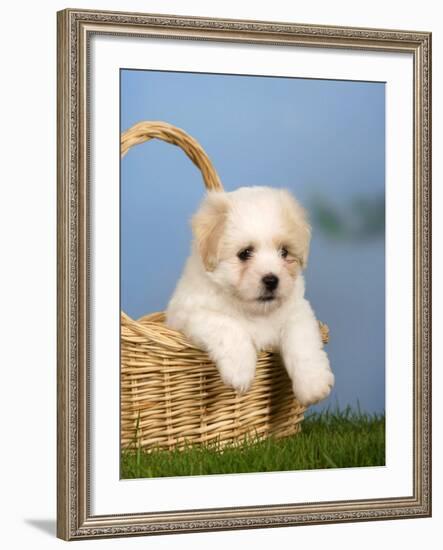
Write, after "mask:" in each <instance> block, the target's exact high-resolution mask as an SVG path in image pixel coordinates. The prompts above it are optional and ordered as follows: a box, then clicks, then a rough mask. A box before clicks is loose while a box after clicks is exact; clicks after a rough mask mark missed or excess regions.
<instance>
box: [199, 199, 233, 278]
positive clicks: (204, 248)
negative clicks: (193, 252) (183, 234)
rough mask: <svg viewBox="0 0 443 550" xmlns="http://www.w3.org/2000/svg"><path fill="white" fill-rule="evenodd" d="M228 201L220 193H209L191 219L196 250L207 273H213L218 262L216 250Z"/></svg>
mask: <svg viewBox="0 0 443 550" xmlns="http://www.w3.org/2000/svg"><path fill="white" fill-rule="evenodd" d="M228 209H229V200H228V197H227V196H226V193H224V192H222V191H210V192H209V193H208V195H207V196H206V198H205V200H204V201H203V203H202V205H201V206H200V209H199V210H198V212H197V213H196V214H195V215H194V216H193V218H192V222H191V224H192V230H193V232H194V236H195V241H196V244H197V249H198V251H199V253H200V256H201V259H202V261H203V265H204V266H205V268H206V270H207V271H213V270H214V269H215V267H216V265H217V261H218V248H219V243H220V239H221V237H222V235H223V231H224V227H225V223H226V216H227V213H228Z"/></svg>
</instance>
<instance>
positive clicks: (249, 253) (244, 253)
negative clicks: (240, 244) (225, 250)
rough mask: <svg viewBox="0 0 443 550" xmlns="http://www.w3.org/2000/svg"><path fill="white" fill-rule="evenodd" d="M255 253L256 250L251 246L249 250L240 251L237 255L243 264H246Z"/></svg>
mask: <svg viewBox="0 0 443 550" xmlns="http://www.w3.org/2000/svg"><path fill="white" fill-rule="evenodd" d="M253 251H254V249H253V248H252V247H251V246H250V247H249V248H245V249H243V250H240V252H239V253H238V254H237V257H238V259H239V260H241V261H242V262H246V260H249V258H250V257H251V256H252V253H253Z"/></svg>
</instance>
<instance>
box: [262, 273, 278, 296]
mask: <svg viewBox="0 0 443 550" xmlns="http://www.w3.org/2000/svg"><path fill="white" fill-rule="evenodd" d="M278 281H279V279H278V277H277V275H274V274H273V273H268V274H267V275H265V276H264V277H262V283H263V285H264V287H265V289H266V290H267V291H268V292H274V290H275V289H276V288H277V287H278Z"/></svg>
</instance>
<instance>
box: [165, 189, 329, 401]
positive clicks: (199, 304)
mask: <svg viewBox="0 0 443 550" xmlns="http://www.w3.org/2000/svg"><path fill="white" fill-rule="evenodd" d="M192 227H193V232H194V237H195V239H194V243H193V246H192V253H191V255H190V257H189V258H188V261H187V263H186V266H185V269H184V272H183V275H182V277H181V279H180V281H179V283H178V285H177V288H176V290H175V292H174V295H173V296H172V298H171V301H170V303H169V306H168V309H167V324H168V326H170V327H171V328H174V329H177V330H181V331H182V332H184V334H186V336H187V337H188V338H189V339H190V340H191V341H192V342H194V343H195V344H196V345H197V346H199V347H200V348H202V349H205V350H206V351H207V352H208V354H209V356H210V357H211V359H212V360H213V361H214V362H215V363H216V365H217V368H218V370H219V372H220V375H221V377H222V379H223V381H224V382H225V383H226V384H228V385H230V386H232V387H233V388H235V389H236V390H237V391H239V392H245V391H247V390H248V389H249V387H250V386H251V384H252V382H253V379H254V374H255V367H256V361H257V352H258V351H260V350H261V349H263V348H272V349H275V350H278V351H280V353H281V355H282V358H283V361H284V364H285V366H286V369H287V371H288V373H289V376H290V378H291V380H292V385H293V390H294V394H295V396H296V397H297V399H298V400H299V402H300V403H302V404H304V405H309V404H312V403H315V402H317V401H320V400H321V399H324V398H325V397H327V396H328V395H329V393H330V391H331V388H332V386H333V384H334V375H333V374H332V372H331V369H330V367H329V361H328V357H327V355H326V353H325V351H324V350H323V344H322V340H321V336H320V331H319V326H318V322H317V320H316V318H315V315H314V312H313V311H312V308H311V306H310V304H309V302H308V301H307V300H306V298H305V297H304V292H305V285H304V279H303V275H302V271H303V268H304V267H305V265H306V261H307V257H308V251H309V242H310V226H309V224H308V221H307V218H306V213H305V211H304V210H303V208H302V207H301V206H300V204H299V203H298V202H297V201H296V200H295V199H294V198H293V196H292V195H291V194H290V193H289V192H288V191H286V190H277V189H271V188H268V187H242V188H240V189H237V190H236V191H233V192H231V193H218V192H210V193H209V194H208V195H207V197H206V198H205V200H204V201H203V203H202V205H201V207H200V209H199V211H198V212H197V213H196V214H195V216H194V218H193V220H192ZM264 277H268V278H267V279H264ZM269 277H270V279H269ZM275 278H278V282H277V283H276V280H275ZM265 282H266V284H265ZM275 285H277V286H276V288H274V287H275Z"/></svg>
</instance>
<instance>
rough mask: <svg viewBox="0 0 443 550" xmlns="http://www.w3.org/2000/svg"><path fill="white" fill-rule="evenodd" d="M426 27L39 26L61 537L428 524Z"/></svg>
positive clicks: (83, 19) (196, 21) (192, 21)
mask: <svg viewBox="0 0 443 550" xmlns="http://www.w3.org/2000/svg"><path fill="white" fill-rule="evenodd" d="M430 71H431V36H430V33H427V32H418V31H399V30H381V29H360V28H347V27H326V26H314V25H300V24H295V23H277V22H261V21H235V20H222V19H207V18H202V17H181V16H171V15H168V16H166V15H152V14H131V13H116V12H96V11H88V10H76V9H72V10H71V9H70V10H64V11H62V12H59V13H58V521H57V523H58V536H59V537H61V538H63V539H66V540H71V539H82V538H93V537H113V536H128V535H143V534H145V535H150V534H152V535H153V534H162V533H184V532H191V531H211V530H224V529H246V528H256V527H272V526H274V527H277V526H289V525H301V524H303V525H306V524H317V523H331V522H350V521H366V520H381V519H396V518H399V519H400V518H413V517H425V516H429V515H430V514H431V465H430V461H431V452H430V451H431V440H430V424H431V418H430V414H431V403H430V399H431V388H430V380H431V378H430V376H431V353H430V345H431V340H430V336H431V335H430V330H431V327H430V318H431V302H430V299H431V286H430V283H431V281H430V261H431V249H430V246H431V220H430V212H431V205H430V200H431V164H430V162H431V137H430V136H431V133H430V128H431V91H430V90H431V88H430V80H431V73H430Z"/></svg>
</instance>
